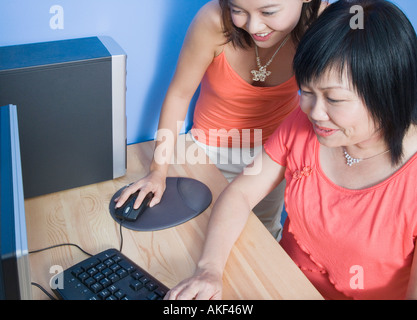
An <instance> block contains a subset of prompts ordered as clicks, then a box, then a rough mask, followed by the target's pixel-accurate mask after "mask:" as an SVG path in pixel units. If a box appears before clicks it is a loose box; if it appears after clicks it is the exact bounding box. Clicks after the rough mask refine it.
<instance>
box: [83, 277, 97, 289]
mask: <svg viewBox="0 0 417 320" xmlns="http://www.w3.org/2000/svg"><path fill="white" fill-rule="evenodd" d="M94 283H96V280H94V279H93V278H87V279H85V281H84V284H85V285H86V286H87V287H91V286H92V285H93V284H94Z"/></svg>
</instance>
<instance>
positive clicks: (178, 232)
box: [25, 136, 322, 300]
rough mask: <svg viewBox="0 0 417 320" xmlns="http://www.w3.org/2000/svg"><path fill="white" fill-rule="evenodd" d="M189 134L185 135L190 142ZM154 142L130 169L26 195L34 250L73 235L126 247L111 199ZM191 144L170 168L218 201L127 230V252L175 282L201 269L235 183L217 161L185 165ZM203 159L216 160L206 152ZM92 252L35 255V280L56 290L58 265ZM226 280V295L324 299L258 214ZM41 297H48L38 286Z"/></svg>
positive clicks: (138, 148)
mask: <svg viewBox="0 0 417 320" xmlns="http://www.w3.org/2000/svg"><path fill="white" fill-rule="evenodd" d="M185 137H186V136H181V137H180V139H183V140H182V141H185V140H186V139H185ZM179 144H181V143H179ZM183 145H185V146H186V148H187V149H186V150H191V149H188V148H190V147H192V148H195V144H193V143H192V142H189V141H186V142H185V143H184V144H183ZM153 148H154V142H146V143H141V144H136V145H131V146H129V147H128V163H127V168H128V171H127V174H126V176H124V177H122V178H119V179H115V180H112V181H107V182H103V183H98V184H94V185H90V186H85V187H81V188H76V189H72V190H67V191H63V192H58V193H54V194H50V195H46V196H41V197H37V198H33V199H28V200H26V202H25V208H26V223H27V231H28V243H29V250H30V251H32V250H36V249H41V248H45V247H48V246H51V245H54V244H60V243H68V242H71V243H76V244H78V245H79V246H80V247H81V248H83V249H84V250H86V251H87V252H89V253H91V254H96V253H98V252H100V251H103V250H105V249H108V248H111V247H113V248H117V249H118V248H119V246H120V234H119V225H118V224H117V223H116V222H115V221H114V220H113V219H112V218H111V216H110V214H109V209H108V208H109V207H108V206H109V201H110V199H111V197H112V196H113V194H114V193H115V192H116V191H117V190H119V189H120V188H122V187H123V186H125V185H127V184H128V183H131V182H133V181H136V180H138V179H139V178H141V177H143V176H145V175H146V174H147V170H148V168H149V164H150V162H151V159H152V154H153ZM179 149H181V148H179ZM179 149H178V150H179ZM183 151H184V150H180V152H178V154H177V155H176V157H175V161H176V163H177V164H173V165H171V166H170V171H169V175H170V176H182V177H190V178H195V179H197V180H200V181H202V182H203V183H205V184H206V185H207V186H208V187H209V188H210V189H211V191H212V193H213V203H212V205H211V206H210V207H209V208H208V209H207V210H206V211H205V212H204V213H203V214H201V215H200V216H198V217H197V218H195V219H193V220H191V221H188V222H187V223H184V224H182V225H180V226H177V227H175V228H170V229H166V230H161V231H154V232H135V231H131V230H128V229H123V239H124V244H123V250H122V252H123V253H124V254H125V255H126V256H128V257H129V258H130V259H131V260H133V261H134V262H136V263H137V264H138V265H140V266H142V267H143V268H144V269H146V270H148V271H149V272H150V273H151V274H152V275H154V276H155V277H157V278H158V279H159V280H160V281H161V282H163V283H165V284H166V285H167V286H168V287H170V288H171V287H173V286H175V285H176V284H177V283H178V282H180V281H181V280H183V279H184V278H186V277H189V276H191V275H192V274H193V272H194V269H195V266H196V262H197V261H198V259H199V256H200V253H201V250H202V246H203V242H204V237H205V229H206V225H207V222H208V219H209V215H210V212H211V208H212V206H213V204H214V201H215V200H216V199H217V197H218V196H219V194H220V193H221V191H222V190H223V189H224V187H225V186H226V185H227V181H226V179H225V178H224V177H223V175H222V174H221V173H220V172H219V171H218V170H217V168H216V167H215V166H214V165H213V164H204V165H202V164H201V161H200V164H195V165H190V164H185V159H184V157H183V154H184V152H183ZM203 161H207V163H208V162H209V160H207V159H206V158H205V155H204V159H203ZM86 258H87V256H86V255H85V254H83V253H82V252H81V251H80V250H78V249H77V248H75V247H71V246H64V247H59V248H54V249H50V250H47V251H43V252H40V253H34V254H31V255H30V263H31V276H32V281H34V282H37V283H39V284H41V285H42V286H43V287H44V288H47V289H49V288H50V287H49V280H50V278H51V277H52V275H53V274H52V273H50V270H51V267H52V266H54V265H58V266H61V267H62V268H63V269H66V268H68V267H70V266H72V265H74V264H76V263H78V262H80V261H82V260H84V259H86ZM223 279H224V293H223V298H224V299H231V300H235V299H236V300H238V299H239V300H240V299H254V300H263V299H322V297H321V296H320V294H319V293H318V292H317V290H316V289H315V288H314V287H313V285H312V284H311V283H310V282H309V281H308V280H307V279H306V278H305V276H304V275H303V273H302V272H301V271H300V270H299V269H298V267H297V266H296V265H295V264H294V263H293V262H292V260H291V259H290V258H289V257H288V256H287V254H286V253H285V252H284V250H283V249H282V248H281V247H280V246H279V244H278V243H277V242H276V241H275V240H274V239H273V237H272V236H271V235H270V234H269V232H268V231H267V230H266V229H265V227H264V226H263V225H262V223H261V222H260V221H259V220H258V219H257V218H256V217H255V216H254V215H253V214H252V215H251V217H250V218H249V221H248V223H247V226H246V229H245V230H244V232H243V233H242V235H241V237H240V238H239V240H238V241H237V243H236V245H235V247H234V248H233V250H232V252H231V255H230V258H229V260H228V263H227V266H226V269H225V273H224V278H223ZM48 291H50V290H48ZM33 296H34V299H47V297H46V296H45V295H44V293H42V292H41V291H40V290H39V289H38V288H35V287H34V288H33Z"/></svg>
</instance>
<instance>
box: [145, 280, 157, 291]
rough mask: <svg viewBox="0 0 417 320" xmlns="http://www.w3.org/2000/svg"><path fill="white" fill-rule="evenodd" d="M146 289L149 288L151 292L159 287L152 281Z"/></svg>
mask: <svg viewBox="0 0 417 320" xmlns="http://www.w3.org/2000/svg"><path fill="white" fill-rule="evenodd" d="M145 287H146V288H148V290H149V291H153V290H155V289H156V288H158V286H157V285H156V284H155V283H153V282H152V281H149V282H148V283H147V284H146V285H145Z"/></svg>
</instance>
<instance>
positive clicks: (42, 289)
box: [31, 282, 57, 300]
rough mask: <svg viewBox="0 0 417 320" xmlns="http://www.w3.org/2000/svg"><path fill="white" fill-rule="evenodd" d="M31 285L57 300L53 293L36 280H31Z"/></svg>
mask: <svg viewBox="0 0 417 320" xmlns="http://www.w3.org/2000/svg"><path fill="white" fill-rule="evenodd" d="M31 285H32V286H35V287H37V288H39V289H40V290H41V291H42V292H43V293H44V294H46V295H47V296H48V297H49V299H51V300H57V299H56V298H55V297H54V296H53V295H51V294H50V293H49V292H48V291H46V290H45V289H44V288H43V287H42V286H41V285H40V284H37V283H36V282H31Z"/></svg>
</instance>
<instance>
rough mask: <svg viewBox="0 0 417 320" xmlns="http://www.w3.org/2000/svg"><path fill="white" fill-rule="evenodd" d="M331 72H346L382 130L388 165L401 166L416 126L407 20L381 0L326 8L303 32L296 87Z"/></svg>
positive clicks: (416, 71)
mask: <svg viewBox="0 0 417 320" xmlns="http://www.w3.org/2000/svg"><path fill="white" fill-rule="evenodd" d="M358 19H359V20H358ZM360 19H361V20H360ZM330 69H333V70H336V71H340V73H341V75H342V73H343V72H346V71H347V74H348V75H349V79H350V82H351V84H352V85H353V87H354V89H355V90H356V92H357V94H358V95H359V96H360V97H361V98H362V99H363V101H364V103H365V105H366V107H367V109H368V112H369V113H370V115H371V117H372V118H373V120H374V121H375V123H376V124H377V125H378V128H379V129H380V130H381V131H382V132H383V137H384V140H385V142H386V144H387V145H388V147H389V149H390V153H391V161H392V163H393V164H394V165H395V164H398V163H400V161H401V159H402V156H403V140H404V137H405V134H406V133H407V130H408V129H409V128H410V126H411V125H412V124H417V37H416V32H415V30H414V28H413V26H412V24H411V23H410V21H409V20H408V18H407V17H406V16H405V14H404V13H403V12H402V11H401V10H400V9H399V8H398V7H396V6H395V5H394V4H392V3H390V2H389V1H385V0H350V1H349V0H339V1H337V2H335V3H333V4H331V5H330V6H329V7H328V8H326V10H325V11H324V12H323V13H322V14H321V15H320V17H319V18H318V19H317V21H316V22H315V23H314V24H313V25H312V26H311V27H310V28H309V29H308V30H307V32H306V33H305V35H304V37H303V39H302V40H301V42H300V44H299V46H298V49H297V53H296V55H295V58H294V70H295V75H296V78H297V82H298V84H299V86H301V85H303V84H305V85H307V84H309V83H311V82H314V81H316V80H318V79H319V78H320V77H321V76H324V75H325V74H326V72H327V71H329V70H330Z"/></svg>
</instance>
